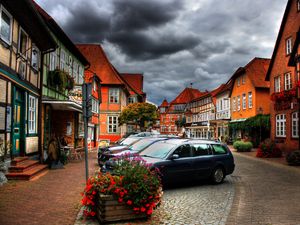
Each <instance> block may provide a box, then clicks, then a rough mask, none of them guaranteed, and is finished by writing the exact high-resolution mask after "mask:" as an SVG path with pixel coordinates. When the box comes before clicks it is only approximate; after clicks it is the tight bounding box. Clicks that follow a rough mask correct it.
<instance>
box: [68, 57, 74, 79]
mask: <svg viewBox="0 0 300 225" xmlns="http://www.w3.org/2000/svg"><path fill="white" fill-rule="evenodd" d="M72 63H73V59H72V56H70V55H69V75H70V76H72Z"/></svg>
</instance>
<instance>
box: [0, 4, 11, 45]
mask: <svg viewBox="0 0 300 225" xmlns="http://www.w3.org/2000/svg"><path fill="white" fill-rule="evenodd" d="M0 16H1V20H0V38H1V39H2V40H3V41H5V42H6V43H7V44H10V43H11V32H12V16H11V15H10V14H9V13H8V11H6V9H4V8H3V6H0Z"/></svg>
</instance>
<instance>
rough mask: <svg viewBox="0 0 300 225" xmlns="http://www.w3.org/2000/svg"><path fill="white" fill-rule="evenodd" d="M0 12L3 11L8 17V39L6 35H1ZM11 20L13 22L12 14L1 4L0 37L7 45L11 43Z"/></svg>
mask: <svg viewBox="0 0 300 225" xmlns="http://www.w3.org/2000/svg"><path fill="white" fill-rule="evenodd" d="M2 13H5V14H6V15H7V17H8V18H9V19H10V23H9V27H10V31H9V40H8V39H6V37H4V36H2V35H1V27H2ZM12 22H13V17H12V15H11V14H10V13H9V12H8V11H7V10H6V9H5V8H4V7H3V6H2V5H0V38H1V39H2V40H3V41H4V42H5V43H6V44H8V45H11V40H12Z"/></svg>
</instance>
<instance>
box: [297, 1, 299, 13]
mask: <svg viewBox="0 0 300 225" xmlns="http://www.w3.org/2000/svg"><path fill="white" fill-rule="evenodd" d="M297 11H298V12H300V0H298V1H297Z"/></svg>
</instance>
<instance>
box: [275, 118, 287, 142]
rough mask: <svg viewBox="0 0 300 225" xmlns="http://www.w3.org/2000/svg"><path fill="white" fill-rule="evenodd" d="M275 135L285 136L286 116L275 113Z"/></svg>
mask: <svg viewBox="0 0 300 225" xmlns="http://www.w3.org/2000/svg"><path fill="white" fill-rule="evenodd" d="M276 137H286V116H285V114H279V115H276Z"/></svg>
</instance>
